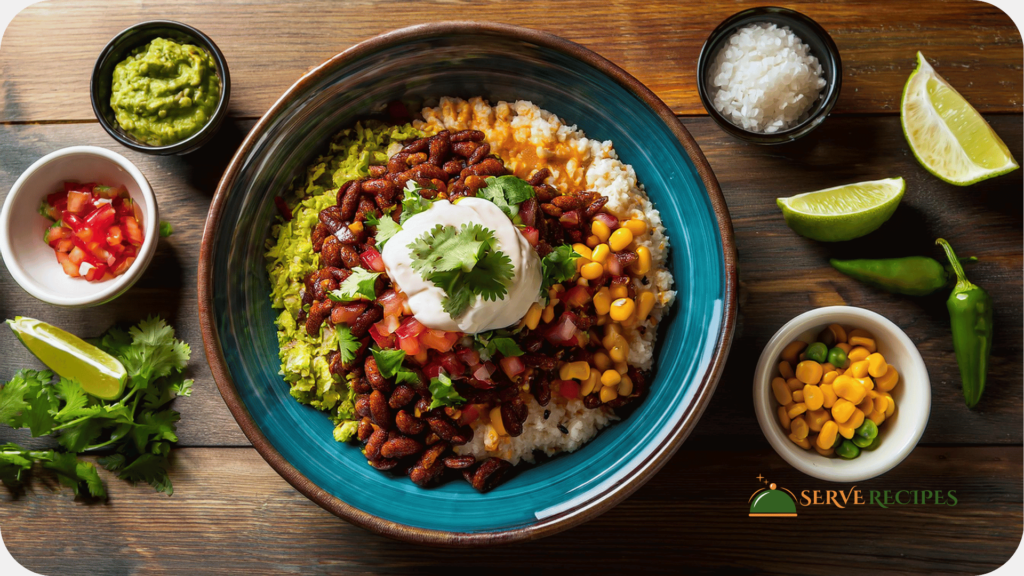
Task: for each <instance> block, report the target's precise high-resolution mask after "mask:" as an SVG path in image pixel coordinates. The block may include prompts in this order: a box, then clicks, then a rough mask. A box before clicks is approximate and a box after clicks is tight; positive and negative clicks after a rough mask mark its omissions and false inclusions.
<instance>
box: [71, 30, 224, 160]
mask: <svg viewBox="0 0 1024 576" xmlns="http://www.w3.org/2000/svg"><path fill="white" fill-rule="evenodd" d="M159 27H165V28H174V29H177V30H178V31H180V32H181V33H183V34H185V35H186V36H191V37H192V38H193V39H194V40H196V41H197V42H198V43H199V44H201V45H202V47H203V48H206V51H207V52H208V53H209V54H210V57H211V58H213V60H214V63H216V65H217V70H216V73H217V74H218V75H219V76H220V84H221V89H220V98H218V100H217V107H216V108H215V109H214V111H213V115H212V116H211V117H210V121H209V122H207V123H206V125H205V126H203V127H202V128H200V129H199V131H198V132H196V133H195V134H193V135H191V136H189V137H188V138H185V139H184V140H179V141H178V142H175V143H173V144H167V145H165V146H150V145H148V144H143V143H141V142H139V141H137V140H135V139H133V138H128V137H126V136H125V135H124V134H121V133H120V132H118V131H117V129H116V128H115V127H114V126H111V125H110V122H108V121H107V118H106V116H105V115H104V114H103V113H102V111H101V110H100V108H101V107H102V106H101V105H100V104H99V99H98V98H97V92H98V91H99V86H98V84H97V82H96V79H97V77H98V76H99V74H100V69H101V68H103V64H104V63H105V62H106V61H107V59H108V58H110V56H111V54H112V53H113V51H114V49H115V48H117V47H118V46H119V43H120V42H121V40H122V38H124V37H125V35H127V34H129V33H130V32H134V31H137V30H145V29H147V28H159ZM230 100H231V73H230V72H229V71H228V63H227V60H226V59H225V58H224V53H223V52H221V50H220V47H218V46H217V44H216V42H214V41H213V39H211V38H210V37H209V36H207V35H206V34H204V33H202V32H201V31H200V30H198V29H196V28H193V27H192V26H189V25H188V24H184V23H181V22H177V21H175V20H146V21H143V22H138V23H136V24H132V25H131V26H129V27H127V28H125V29H124V30H121V31H120V32H118V33H117V34H115V35H114V37H113V38H111V39H110V40H109V41H108V42H107V43H106V44H105V45H104V46H103V49H102V50H100V54H99V56H97V57H96V63H95V64H94V65H93V68H92V74H91V75H90V77H89V102H90V104H92V111H93V114H95V116H96V120H97V121H98V122H99V123H100V126H102V127H103V130H105V131H106V132H107V134H109V135H110V137H111V138H113V139H114V140H116V141H117V142H118V143H119V144H121V145H122V146H125V147H127V148H130V149H132V150H135V151H136V152H143V153H145V154H156V155H160V156H169V155H174V154H187V153H188V152H192V151H195V150H197V149H198V148H199V147H200V146H202V145H203V144H206V143H207V142H209V141H210V139H211V138H213V136H214V134H216V132H217V130H218V129H219V128H220V125H221V124H222V123H223V122H224V118H226V117H227V113H228V103H229V101H230Z"/></svg>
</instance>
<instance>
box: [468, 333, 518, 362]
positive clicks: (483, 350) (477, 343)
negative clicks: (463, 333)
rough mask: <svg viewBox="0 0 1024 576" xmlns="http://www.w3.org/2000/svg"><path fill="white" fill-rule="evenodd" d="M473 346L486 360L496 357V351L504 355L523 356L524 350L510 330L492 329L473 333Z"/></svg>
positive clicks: (482, 358) (481, 357)
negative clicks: (512, 336)
mask: <svg viewBox="0 0 1024 576" xmlns="http://www.w3.org/2000/svg"><path fill="white" fill-rule="evenodd" d="M473 348H475V349H476V351H477V352H478V353H479V354H480V359H481V360H483V361H484V362H486V361H488V360H490V359H491V358H493V357H494V355H495V353H500V354H501V355H502V356H505V357H509V356H522V355H523V350H522V348H520V347H519V344H517V343H516V341H515V340H514V339H512V338H511V332H509V331H508V330H491V331H490V332H481V333H479V334H474V335H473Z"/></svg>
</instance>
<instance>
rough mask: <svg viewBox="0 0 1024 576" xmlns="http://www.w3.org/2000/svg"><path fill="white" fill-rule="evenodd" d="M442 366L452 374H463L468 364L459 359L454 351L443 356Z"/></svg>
mask: <svg viewBox="0 0 1024 576" xmlns="http://www.w3.org/2000/svg"><path fill="white" fill-rule="evenodd" d="M441 367H442V368H444V369H445V372H448V374H450V375H452V376H462V375H463V374H465V372H466V365H465V364H463V363H462V361H461V360H459V357H458V356H457V355H456V354H455V353H454V352H449V353H447V354H445V355H444V356H441Z"/></svg>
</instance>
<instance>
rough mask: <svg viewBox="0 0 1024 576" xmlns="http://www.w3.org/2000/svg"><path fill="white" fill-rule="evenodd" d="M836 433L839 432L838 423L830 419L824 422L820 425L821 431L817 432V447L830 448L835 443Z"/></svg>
mask: <svg viewBox="0 0 1024 576" xmlns="http://www.w3.org/2000/svg"><path fill="white" fill-rule="evenodd" d="M836 434H839V425H838V424H836V423H835V422H831V421H829V422H825V424H824V425H823V426H822V427H821V433H820V434H818V442H817V445H818V447H819V448H821V449H822V450H830V449H831V448H832V445H833V444H835V443H836Z"/></svg>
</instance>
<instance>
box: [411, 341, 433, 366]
mask: <svg viewBox="0 0 1024 576" xmlns="http://www.w3.org/2000/svg"><path fill="white" fill-rule="evenodd" d="M412 359H413V360H415V361H416V362H417V363H418V364H419V365H420V366H423V365H424V364H426V363H427V361H428V360H430V354H428V353H427V349H426V348H424V347H423V346H420V351H419V352H418V353H417V354H416V355H415V356H413V357H412Z"/></svg>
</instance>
